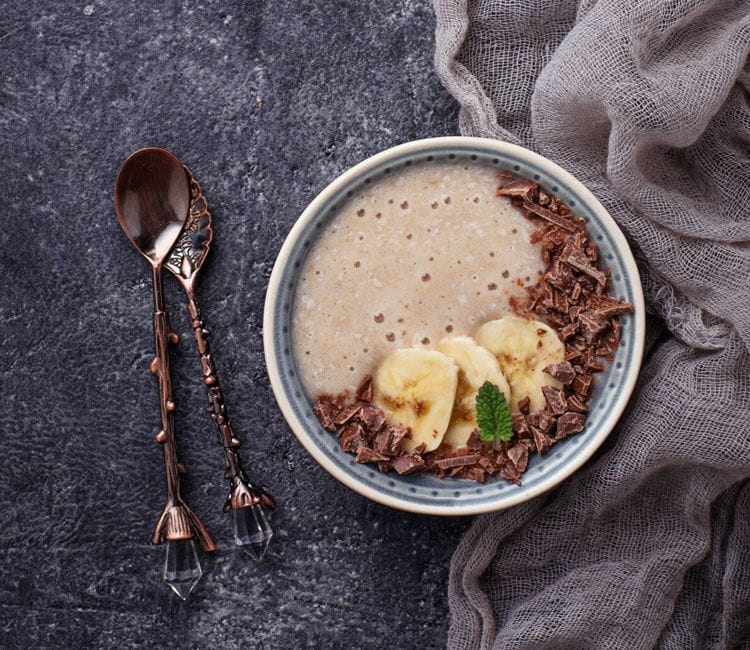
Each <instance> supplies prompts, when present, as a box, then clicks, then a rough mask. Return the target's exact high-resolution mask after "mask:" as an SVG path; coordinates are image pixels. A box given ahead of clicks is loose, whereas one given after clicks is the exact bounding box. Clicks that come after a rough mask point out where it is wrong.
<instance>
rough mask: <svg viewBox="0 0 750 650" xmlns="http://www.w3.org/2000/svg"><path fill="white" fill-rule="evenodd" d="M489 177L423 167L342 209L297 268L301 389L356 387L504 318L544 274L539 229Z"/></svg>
mask: <svg viewBox="0 0 750 650" xmlns="http://www.w3.org/2000/svg"><path fill="white" fill-rule="evenodd" d="M497 187H498V179H497V175H496V173H495V170H493V169H492V168H489V167H486V166H483V165H479V164H469V165H467V164H466V163H463V162H461V163H458V162H457V163H421V164H416V165H414V166H412V167H410V168H407V169H405V170H402V171H400V172H399V173H398V174H396V173H394V174H393V175H391V176H385V177H381V179H380V180H379V181H378V182H374V183H372V184H370V185H367V186H365V188H364V189H362V190H360V191H359V192H357V193H356V194H355V195H354V196H353V197H351V198H350V199H349V200H347V201H346V202H345V203H344V204H342V205H341V207H340V209H339V212H338V214H337V215H336V216H335V217H334V219H333V220H332V221H331V222H330V223H329V224H328V226H327V227H326V228H325V230H324V232H323V233H322V234H321V236H320V238H319V239H318V240H317V241H316V242H315V244H314V246H313V248H312V249H311V251H310V254H309V255H308V257H307V260H306V262H305V264H304V266H303V268H302V269H301V273H300V279H299V283H298V286H297V290H296V296H295V304H294V309H293V321H292V327H293V330H292V334H293V341H294V354H295V359H296V361H297V365H298V369H299V372H300V375H301V377H302V381H303V385H304V386H305V388H306V389H307V391H308V394H309V395H310V396H311V397H312V398H314V397H315V396H316V395H317V394H318V393H321V392H338V391H341V390H343V389H345V388H351V387H354V386H355V385H356V384H357V383H358V381H359V380H360V379H361V377H362V375H363V374H366V373H370V372H372V371H373V370H374V369H375V367H376V365H377V364H378V363H379V362H380V360H381V359H382V358H383V357H384V356H385V355H387V354H388V353H390V352H393V351H394V350H396V349H399V348H406V347H434V346H435V345H436V344H437V343H438V341H439V340H440V339H441V338H443V337H445V336H446V335H448V334H451V335H456V336H459V335H469V334H471V333H472V332H473V331H474V330H475V329H476V328H477V326H478V325H480V324H481V323H483V322H485V321H488V320H492V319H495V318H498V317H500V316H503V315H505V314H509V313H510V307H509V305H508V299H509V297H510V296H511V295H517V296H522V295H525V292H524V290H523V288H522V287H521V286H520V285H521V284H535V283H536V282H537V280H538V279H539V276H540V275H541V273H542V271H543V269H544V264H543V262H542V259H541V256H540V251H539V247H538V246H535V245H533V244H531V243H529V237H530V234H531V232H532V230H534V225H533V224H532V223H531V222H530V221H529V220H528V219H526V218H525V217H524V216H523V214H522V213H521V211H520V210H519V209H517V208H515V207H513V206H511V205H510V203H509V202H508V201H507V200H504V201H500V200H498V198H497V197H496V190H497Z"/></svg>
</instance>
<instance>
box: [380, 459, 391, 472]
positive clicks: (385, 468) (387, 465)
mask: <svg viewBox="0 0 750 650" xmlns="http://www.w3.org/2000/svg"><path fill="white" fill-rule="evenodd" d="M378 469H379V470H380V471H381V472H383V473H385V472H390V471H391V469H393V465H392V464H391V461H390V460H384V461H382V462H380V463H378Z"/></svg>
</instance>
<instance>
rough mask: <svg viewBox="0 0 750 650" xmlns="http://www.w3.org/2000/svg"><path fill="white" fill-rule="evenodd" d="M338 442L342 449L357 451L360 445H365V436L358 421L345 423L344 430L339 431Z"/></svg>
mask: <svg viewBox="0 0 750 650" xmlns="http://www.w3.org/2000/svg"><path fill="white" fill-rule="evenodd" d="M339 444H340V445H341V448H342V449H343V450H344V451H351V452H356V451H359V448H360V447H364V446H366V445H367V436H366V434H365V430H364V428H363V427H362V425H361V424H359V423H358V422H350V423H349V424H347V425H346V427H345V428H344V431H343V432H342V433H341V440H340V441H339Z"/></svg>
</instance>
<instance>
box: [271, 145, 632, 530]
mask: <svg viewBox="0 0 750 650" xmlns="http://www.w3.org/2000/svg"><path fill="white" fill-rule="evenodd" d="M443 159H444V160H446V161H461V160H465V161H466V162H467V163H470V164H484V165H489V166H492V167H494V168H495V169H497V170H498V171H510V172H512V173H514V174H518V175H519V176H521V177H524V178H528V179H530V180H535V181H537V182H538V183H539V184H540V185H541V186H542V187H543V188H545V189H546V190H547V191H549V192H551V193H553V194H555V195H556V196H559V197H561V198H562V199H563V200H564V201H565V202H566V203H568V205H570V206H571V208H572V209H573V211H574V212H575V213H576V214H579V215H580V216H582V217H583V218H584V219H586V221H587V225H588V228H589V233H590V235H591V237H592V238H593V240H594V241H595V242H596V244H597V245H598V246H599V249H600V255H601V259H602V260H603V263H604V264H605V265H606V266H608V267H609V269H610V271H611V283H612V293H613V294H614V296H615V297H617V298H620V299H623V300H627V301H629V302H631V303H632V304H633V305H634V312H633V314H630V315H626V316H624V317H622V319H621V322H622V325H623V328H622V337H621V341H620V346H619V348H618V350H617V353H616V356H615V359H614V360H613V361H612V362H611V363H610V364H608V365H607V367H606V369H605V371H604V372H603V373H599V374H598V375H597V376H596V380H595V389H594V392H593V394H592V396H591V399H590V408H591V410H590V413H589V418H588V421H587V425H586V429H585V430H584V431H583V432H582V433H580V434H578V435H576V436H573V437H571V438H568V439H567V440H565V441H563V442H561V443H558V444H557V445H555V446H554V447H552V449H551V450H550V452H549V453H548V454H546V455H545V456H544V457H540V456H539V455H536V454H535V455H534V456H532V459H531V461H530V462H529V467H528V469H527V471H526V473H525V474H524V475H523V477H522V485H521V486H515V485H512V484H510V483H508V482H507V481H505V480H503V479H499V480H495V479H489V480H488V482H487V483H485V484H478V483H476V482H474V481H468V480H464V479H439V478H437V477H434V476H427V475H421V474H416V475H410V476H398V475H393V474H383V473H381V472H379V471H378V470H377V469H375V468H374V467H373V466H371V465H365V464H360V463H357V462H356V460H355V459H354V456H353V455H352V454H348V453H346V452H343V451H341V449H340V448H339V446H338V442H337V440H336V437H335V435H333V434H331V433H329V432H327V431H325V430H324V429H323V428H322V427H321V426H320V424H319V423H318V421H317V418H316V417H315V414H314V413H313V409H312V400H311V399H310V398H309V397H308V396H307V395H306V393H305V390H304V388H303V387H302V385H301V383H300V379H299V375H298V373H297V369H296V366H295V362H294V358H293V353H292V350H293V346H292V341H291V335H292V331H291V330H292V328H291V322H290V313H291V309H292V306H293V304H294V291H295V288H296V282H297V277H298V273H299V269H300V267H301V266H302V262H303V260H304V258H305V256H306V255H307V253H308V251H309V250H310V248H311V247H312V244H313V242H314V241H315V239H316V238H317V237H318V236H319V235H320V233H321V232H322V231H323V230H324V229H325V226H326V224H327V223H328V222H329V221H330V220H331V218H332V217H333V216H334V215H335V214H336V210H337V208H338V206H339V205H340V204H341V203H342V202H343V201H346V200H347V199H348V198H349V197H351V196H352V195H353V194H354V193H355V192H356V191H357V190H358V189H361V188H362V187H364V186H365V185H367V184H369V183H371V182H373V181H376V180H377V179H378V178H379V177H381V176H384V175H390V174H393V173H397V172H398V171H399V170H400V169H402V168H403V167H408V166H411V165H413V164H419V163H423V162H426V163H430V162H435V161H440V160H443ZM644 330H645V309H644V302H643V292H642V288H641V285H640V278H639V275H638V270H637V267H636V264H635V260H634V259H633V255H632V253H631V251H630V247H629V246H628V244H627V241H626V240H625V237H624V235H623V234H622V232H621V231H620V229H619V228H618V227H617V224H616V223H615V221H614V220H613V219H612V217H611V216H610V215H609V213H608V212H607V211H606V210H605V209H604V207H603V206H602V205H601V204H600V203H599V201H597V199H596V198H595V197H594V195H593V194H592V193H591V192H590V191H589V190H588V189H586V187H584V186H583V184H581V183H580V182H579V181H577V180H576V179H575V178H574V177H573V176H572V175H571V174H569V173H568V172H566V171H565V170H563V169H562V168H561V167H559V166H558V165H556V164H554V163H552V162H551V161H549V160H547V159H546V158H544V157H543V156H540V155H539V154H536V153H534V152H532V151H529V150H527V149H524V148H522V147H518V146H516V145H511V144H508V143H504V142H499V141H495V140H488V139H483V138H466V137H444V138H430V139H426V140H417V141H413V142H408V143H406V144H403V145H399V146H396V147H393V148H391V149H388V150H386V151H383V152H381V153H379V154H376V155H375V156H372V157H371V158H368V159H367V160H365V161H363V162H361V163H359V164H358V165H356V166H354V167H352V168H351V169H349V170H348V171H347V172H345V173H344V174H342V175H341V176H339V177H338V178H337V179H336V180H334V181H333V182H332V183H331V184H330V185H329V186H328V187H326V188H325V189H324V190H323V191H322V192H321V193H320V194H319V195H318V196H317V197H316V198H315V199H314V200H313V201H312V202H311V203H310V205H309V206H308V207H307V208H306V209H305V211H304V212H303V213H302V215H301V216H300V218H299V219H298V220H297V222H296V223H295V224H294V226H293V227H292V230H291V231H290V233H289V235H288V236H287V238H286V241H285V242H284V244H283V246H282V248H281V251H280V252H279V255H278V257H277V259H276V263H275V264H274V267H273V271H272V273H271V277H270V280H269V285H268V290H267V293H266V302H265V309H264V316H263V343H264V351H265V357H266V366H267V369H268V373H269V378H270V380H271V386H272V388H273V392H274V395H275V397H276V401H277V402H278V404H279V407H280V409H281V411H282V413H283V415H284V417H285V419H286V420H287V422H288V424H289V426H290V427H291V429H292V431H293V432H294V434H295V435H296V436H297V438H298V439H299V440H300V442H301V443H302V444H303V446H304V447H305V449H307V451H308V452H309V453H310V454H311V455H312V456H313V457H314V458H315V459H316V460H317V461H318V462H319V463H320V464H321V465H322V466H323V468H324V469H326V470H327V471H328V472H329V473H331V474H332V475H333V476H334V477H335V478H337V479H338V480H339V481H341V482H342V483H343V484H345V485H347V486H348V487H350V488H352V489H353V490H355V491H356V492H358V493H360V494H362V495H363V496H365V497H367V498H369V499H372V500H373V501H376V502H378V503H381V504H383V505H387V506H390V507H393V508H397V509H400V510H406V511H409V512H416V513H422V514H432V515H455V516H463V515H470V514H479V513H482V512H491V511H495V510H502V509H505V508H508V507H511V506H513V505H517V504H519V503H522V502H524V501H527V500H529V499H531V498H533V497H535V496H537V495H539V494H542V493H543V492H546V491H547V490H549V489H551V488H553V487H555V486H556V485H558V484H559V483H560V482H562V481H563V480H565V479H566V478H567V477H568V476H570V475H571V474H572V473H573V472H575V471H576V470H577V469H578V468H579V467H580V466H581V465H583V464H584V463H585V462H586V461H587V460H588V459H589V458H590V457H591V455H592V454H593V453H594V452H595V451H596V449H597V448H598V447H599V446H600V445H601V444H602V442H603V441H604V440H605V439H606V437H607V436H608V435H609V433H610V432H611V430H612V429H613V428H614V426H615V424H616V423H617V420H618V419H619V417H620V415H621V414H622V411H623V410H624V408H625V406H626V404H627V402H628V400H629V398H630V395H631V393H632V391H633V388H634V386H635V381H636V378H637V374H638V370H639V368H640V362H641V357H642V353H643V340H644Z"/></svg>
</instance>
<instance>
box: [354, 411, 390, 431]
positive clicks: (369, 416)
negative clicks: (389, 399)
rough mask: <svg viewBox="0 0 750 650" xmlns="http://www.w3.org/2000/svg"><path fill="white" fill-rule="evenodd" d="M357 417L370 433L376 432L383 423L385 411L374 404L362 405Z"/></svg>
mask: <svg viewBox="0 0 750 650" xmlns="http://www.w3.org/2000/svg"><path fill="white" fill-rule="evenodd" d="M359 419H360V421H361V422H362V424H363V425H364V426H365V428H366V429H367V430H368V431H369V432H370V433H371V434H374V433H377V432H378V431H380V429H381V428H382V427H383V425H384V424H385V413H383V411H381V410H380V409H379V408H377V407H375V406H363V407H362V410H361V411H360V412H359Z"/></svg>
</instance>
